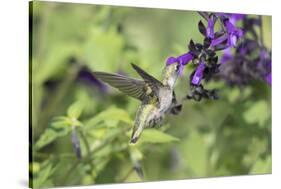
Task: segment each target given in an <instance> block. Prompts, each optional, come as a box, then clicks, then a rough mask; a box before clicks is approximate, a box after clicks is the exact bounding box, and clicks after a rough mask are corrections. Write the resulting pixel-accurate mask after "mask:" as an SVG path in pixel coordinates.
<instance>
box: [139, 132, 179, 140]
mask: <svg viewBox="0 0 281 189" xmlns="http://www.w3.org/2000/svg"><path fill="white" fill-rule="evenodd" d="M175 141H179V139H178V138H176V137H174V136H171V135H169V134H166V133H163V132H162V131H159V130H156V129H146V130H144V131H143V133H142V135H141V138H140V139H139V143H167V142H175Z"/></svg>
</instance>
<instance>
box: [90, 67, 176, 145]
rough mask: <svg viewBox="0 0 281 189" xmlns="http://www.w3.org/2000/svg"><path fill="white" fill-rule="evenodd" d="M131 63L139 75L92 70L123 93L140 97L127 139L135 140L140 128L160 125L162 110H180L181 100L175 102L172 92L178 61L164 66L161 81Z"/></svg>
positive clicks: (138, 135)
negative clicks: (137, 76) (139, 103)
mask: <svg viewBox="0 0 281 189" xmlns="http://www.w3.org/2000/svg"><path fill="white" fill-rule="evenodd" d="M131 65H132V67H133V69H134V70H135V71H136V72H137V73H138V74H139V75H140V76H141V78H142V79H136V78H130V77H127V76H124V75H120V74H112V73H106V72H93V74H94V76H95V77H97V78H98V79H100V80H102V81H103V82H105V83H107V84H109V85H111V86H112V87H114V88H117V89H118V90H119V91H121V92H123V93H124V94H126V95H128V96H131V97H133V98H135V99H138V100H140V101H141V105H140V106H139V108H138V110H137V113H136V117H135V121H134V126H133V131H132V135H131V139H130V143H136V142H137V140H138V139H139V138H140V136H141V133H142V131H143V129H145V128H148V127H155V126H157V125H160V126H161V125H162V121H163V118H164V115H165V114H168V113H171V114H178V112H179V111H180V110H181V104H177V100H176V96H175V92H174V86H175V82H176V80H177V78H178V76H179V71H180V65H179V64H170V65H167V66H165V68H164V70H163V79H162V81H159V80H157V79H156V78H154V77H153V76H151V75H150V74H148V73H147V72H145V71H144V70H143V69H141V68H140V67H139V66H137V65H135V64H131Z"/></svg>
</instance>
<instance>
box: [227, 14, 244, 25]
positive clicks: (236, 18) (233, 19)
mask: <svg viewBox="0 0 281 189" xmlns="http://www.w3.org/2000/svg"><path fill="white" fill-rule="evenodd" d="M245 17H246V15H245V14H231V15H230V16H229V21H230V22H231V23H232V24H233V25H235V24H236V22H237V21H239V20H242V19H244V18H245Z"/></svg>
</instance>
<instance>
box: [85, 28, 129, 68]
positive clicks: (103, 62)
mask: <svg viewBox="0 0 281 189" xmlns="http://www.w3.org/2000/svg"><path fill="white" fill-rule="evenodd" d="M123 46H124V39H123V37H122V36H121V35H120V34H118V33H117V32H116V31H115V30H109V31H104V30H101V29H99V28H93V29H92V31H91V33H90V36H89V37H88V40H87V43H86V44H85V50H84V52H85V54H84V56H83V57H85V62H86V64H87V65H88V66H89V67H90V69H92V70H99V71H116V70H117V68H118V63H119V62H120V59H121V56H122V48H123Z"/></svg>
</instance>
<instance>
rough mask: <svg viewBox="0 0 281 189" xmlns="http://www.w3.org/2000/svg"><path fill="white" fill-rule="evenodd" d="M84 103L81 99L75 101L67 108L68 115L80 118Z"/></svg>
mask: <svg viewBox="0 0 281 189" xmlns="http://www.w3.org/2000/svg"><path fill="white" fill-rule="evenodd" d="M82 109H83V105H82V103H80V102H79V101H77V102H75V103H73V104H72V105H71V106H70V107H69V108H68V110H67V115H68V116H69V117H71V118H76V119H78V118H79V117H80V115H81V113H82Z"/></svg>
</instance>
